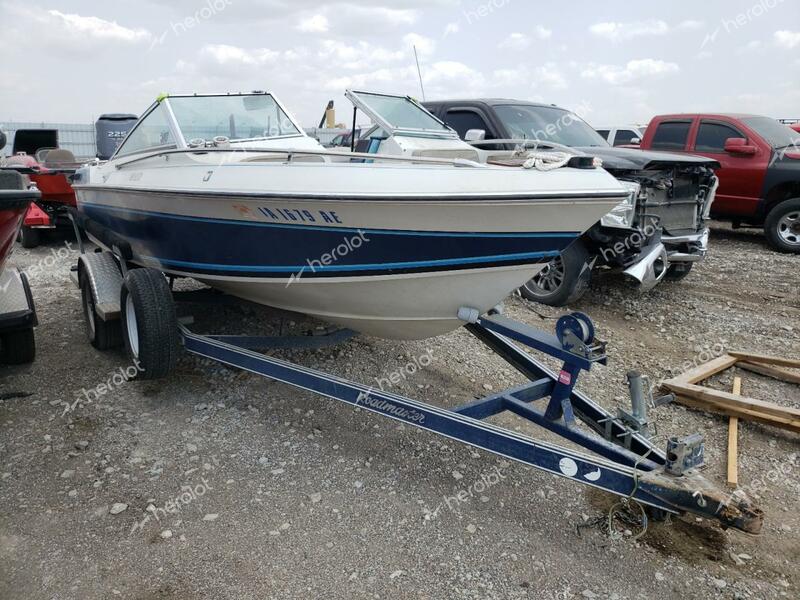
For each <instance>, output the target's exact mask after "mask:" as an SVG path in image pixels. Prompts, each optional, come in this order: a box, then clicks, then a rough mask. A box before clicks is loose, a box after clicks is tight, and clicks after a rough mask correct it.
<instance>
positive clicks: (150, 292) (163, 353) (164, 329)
mask: <svg viewBox="0 0 800 600" xmlns="http://www.w3.org/2000/svg"><path fill="white" fill-rule="evenodd" d="M120 311H121V315H122V331H123V338H124V340H125V348H126V350H127V351H128V356H129V357H130V358H131V360H133V361H134V363H135V364H136V367H137V369H138V370H139V374H138V375H137V378H138V379H160V378H162V377H166V376H167V375H168V374H169V372H170V371H171V370H172V369H173V368H174V367H175V363H176V361H177V358H178V350H179V348H180V344H179V336H178V319H177V316H176V314H175V303H174V302H173V300H172V292H171V291H170V289H169V285H168V284H167V280H166V279H165V278H164V275H163V274H162V273H161V271H158V270H156V269H133V270H131V271H128V274H127V275H125V279H124V280H123V282H122V292H121V294H120Z"/></svg>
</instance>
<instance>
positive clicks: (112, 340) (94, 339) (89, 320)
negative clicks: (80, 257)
mask: <svg viewBox="0 0 800 600" xmlns="http://www.w3.org/2000/svg"><path fill="white" fill-rule="evenodd" d="M81 300H82V304H83V319H84V322H85V323H86V337H87V338H89V343H90V344H91V345H92V346H94V347H95V348H97V349H98V350H110V349H111V348H117V347H119V346H121V345H122V325H121V324H120V322H119V321H118V320H114V321H104V320H103V319H102V318H101V317H100V315H98V314H97V307H96V305H95V299H94V293H93V292H92V284H91V283H90V282H89V277H88V276H83V277H81Z"/></svg>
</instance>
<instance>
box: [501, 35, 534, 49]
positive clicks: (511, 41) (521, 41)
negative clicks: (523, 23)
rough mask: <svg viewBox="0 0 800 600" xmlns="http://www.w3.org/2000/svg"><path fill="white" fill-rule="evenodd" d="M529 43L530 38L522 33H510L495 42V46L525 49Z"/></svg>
mask: <svg viewBox="0 0 800 600" xmlns="http://www.w3.org/2000/svg"><path fill="white" fill-rule="evenodd" d="M530 45H531V39H530V38H529V37H528V36H527V35H525V34H524V33H510V34H508V37H507V38H506V39H504V40H503V41H502V42H500V43H499V44H497V47H498V48H505V49H508V50H525V48H527V47H528V46H530Z"/></svg>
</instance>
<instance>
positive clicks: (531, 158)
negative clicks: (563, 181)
mask: <svg viewBox="0 0 800 600" xmlns="http://www.w3.org/2000/svg"><path fill="white" fill-rule="evenodd" d="M525 158H526V159H527V160H526V161H525V162H524V163H522V168H523V169H536V170H537V171H553V170H555V169H560V168H561V167H563V166H564V165H566V164H567V163H568V162H569V159H570V158H572V156H571V155H569V154H567V153H566V152H540V151H538V150H532V151H531V152H528V153H527V154H526V155H525Z"/></svg>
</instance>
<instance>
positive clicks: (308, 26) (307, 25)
mask: <svg viewBox="0 0 800 600" xmlns="http://www.w3.org/2000/svg"><path fill="white" fill-rule="evenodd" d="M296 29H297V30H298V31H302V32H303V33H325V32H326V31H328V30H329V29H330V23H328V17H326V16H325V15H311V16H310V17H307V18H305V19H302V20H301V21H300V22H299V23H298V24H297V27H296Z"/></svg>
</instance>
